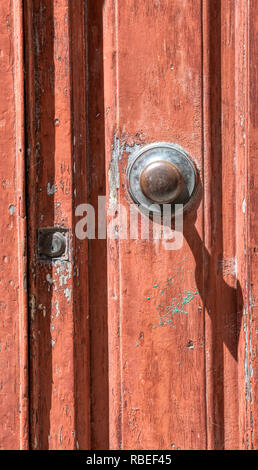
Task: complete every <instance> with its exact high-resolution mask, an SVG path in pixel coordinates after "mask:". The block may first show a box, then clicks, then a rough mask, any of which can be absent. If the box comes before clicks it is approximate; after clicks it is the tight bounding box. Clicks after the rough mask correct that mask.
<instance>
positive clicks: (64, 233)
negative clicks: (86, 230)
mask: <svg viewBox="0 0 258 470" xmlns="http://www.w3.org/2000/svg"><path fill="white" fill-rule="evenodd" d="M68 233H69V232H68V229H66V228H59V227H51V228H40V229H38V259H39V260H41V261H53V260H58V259H60V260H67V259H68Z"/></svg>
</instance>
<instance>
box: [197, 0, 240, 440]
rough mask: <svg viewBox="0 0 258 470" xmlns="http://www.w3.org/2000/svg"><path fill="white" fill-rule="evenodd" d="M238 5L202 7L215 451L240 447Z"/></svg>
mask: <svg viewBox="0 0 258 470" xmlns="http://www.w3.org/2000/svg"><path fill="white" fill-rule="evenodd" d="M235 8H236V5H235V2H231V1H227V0H225V1H221V0H218V1H214V2H209V1H204V2H203V73H204V75H203V84H204V175H205V177H204V188H205V196H204V198H205V199H204V201H205V204H204V206H205V250H206V261H205V262H206V301H205V303H206V370H207V373H206V383H207V435H208V448H209V449H224V448H226V449H229V448H238V445H239V431H238V419H237V417H238V413H239V408H238V361H239V357H238V344H239V322H241V316H242V309H243V307H242V304H243V302H242V288H241V285H240V283H239V281H238V280H237V265H238V260H237V252H236V210H237V209H236V187H237V186H236V181H235V178H236V149H235V142H236V140H235V118H236V113H235V76H236V67H235V42H236V40H235V24H236V23H235V22H236V10H235Z"/></svg>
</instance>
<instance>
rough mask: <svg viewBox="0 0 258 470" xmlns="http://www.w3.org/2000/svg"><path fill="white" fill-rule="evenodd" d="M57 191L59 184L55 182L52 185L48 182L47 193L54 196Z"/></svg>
mask: <svg viewBox="0 0 258 470" xmlns="http://www.w3.org/2000/svg"><path fill="white" fill-rule="evenodd" d="M56 192H57V185H56V184H53V185H52V186H51V184H50V183H48V184H47V195H48V196H53V194H55V193H56Z"/></svg>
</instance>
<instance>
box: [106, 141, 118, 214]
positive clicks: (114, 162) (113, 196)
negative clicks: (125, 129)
mask: <svg viewBox="0 0 258 470" xmlns="http://www.w3.org/2000/svg"><path fill="white" fill-rule="evenodd" d="M119 158H120V141H119V138H118V137H117V136H116V134H115V136H114V144H113V151H112V159H111V162H110V165H109V170H108V182H109V207H110V208H112V207H116V206H117V204H118V200H117V191H118V189H119V184H120V178H119Z"/></svg>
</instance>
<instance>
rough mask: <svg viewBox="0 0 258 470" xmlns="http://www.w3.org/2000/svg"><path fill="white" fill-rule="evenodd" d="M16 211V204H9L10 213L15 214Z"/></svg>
mask: <svg viewBox="0 0 258 470" xmlns="http://www.w3.org/2000/svg"><path fill="white" fill-rule="evenodd" d="M14 211H15V206H14V205H13V204H11V205H10V206H9V213H10V215H13V214H14Z"/></svg>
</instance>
